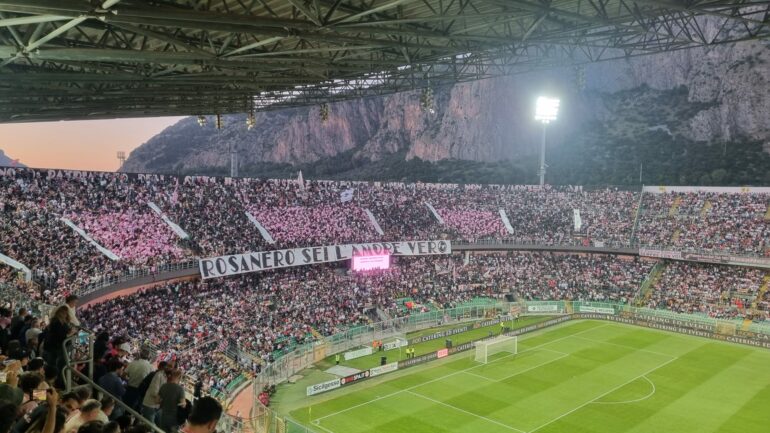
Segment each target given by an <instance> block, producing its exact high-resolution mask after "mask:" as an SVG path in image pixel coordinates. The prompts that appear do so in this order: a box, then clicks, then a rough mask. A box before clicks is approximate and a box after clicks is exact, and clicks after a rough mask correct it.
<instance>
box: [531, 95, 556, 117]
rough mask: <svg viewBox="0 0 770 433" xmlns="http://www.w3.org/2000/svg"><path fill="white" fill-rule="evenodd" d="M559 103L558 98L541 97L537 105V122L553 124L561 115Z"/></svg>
mask: <svg viewBox="0 0 770 433" xmlns="http://www.w3.org/2000/svg"><path fill="white" fill-rule="evenodd" d="M559 103H560V101H559V100H558V99H557V98H548V97H545V96H541V97H539V98H537V103H536V104H535V120H537V121H539V122H543V123H551V122H552V121H554V120H556V117H557V116H558V115H559Z"/></svg>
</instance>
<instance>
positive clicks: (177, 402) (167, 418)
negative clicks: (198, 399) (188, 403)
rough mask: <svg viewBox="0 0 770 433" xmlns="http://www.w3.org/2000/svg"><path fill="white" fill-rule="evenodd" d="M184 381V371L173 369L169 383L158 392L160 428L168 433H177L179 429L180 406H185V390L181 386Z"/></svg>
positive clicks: (169, 376)
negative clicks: (180, 383)
mask: <svg viewBox="0 0 770 433" xmlns="http://www.w3.org/2000/svg"><path fill="white" fill-rule="evenodd" d="M181 379H182V370H179V369H176V368H175V369H173V370H171V373H169V375H168V382H166V383H164V384H163V386H161V387H160V390H159V391H158V397H160V421H159V422H158V427H160V428H161V429H162V430H163V431H165V432H166V433H175V432H176V431H177V430H178V429H179V424H180V422H179V420H178V418H179V411H180V410H181V408H180V406H184V404H185V393H184V388H182V386H181V385H179V381H180V380H181Z"/></svg>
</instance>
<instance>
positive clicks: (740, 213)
mask: <svg viewBox="0 0 770 433" xmlns="http://www.w3.org/2000/svg"><path fill="white" fill-rule="evenodd" d="M768 212H770V194H767V193H751V194H748V193H739V194H735V193H733V194H730V193H716V192H705V191H699V192H687V193H681V192H674V193H664V194H646V195H645V196H644V197H643V200H642V211H641V214H640V220H639V224H638V227H639V228H638V231H637V238H638V242H639V244H640V245H651V246H663V247H673V248H676V249H680V250H695V251H713V252H720V253H723V252H726V253H733V254H737V255H740V254H751V255H760V256H770V218H769V217H768V215H770V214H769V213H768Z"/></svg>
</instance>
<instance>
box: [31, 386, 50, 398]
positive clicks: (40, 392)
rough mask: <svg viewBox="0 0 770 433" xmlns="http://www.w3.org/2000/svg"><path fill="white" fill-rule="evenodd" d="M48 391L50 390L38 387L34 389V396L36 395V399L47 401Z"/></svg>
mask: <svg viewBox="0 0 770 433" xmlns="http://www.w3.org/2000/svg"><path fill="white" fill-rule="evenodd" d="M47 392H48V391H46V390H45V389H36V390H34V391H32V397H34V398H35V400H38V401H45V399H46V395H47V394H46V393H47Z"/></svg>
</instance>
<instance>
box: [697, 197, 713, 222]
mask: <svg viewBox="0 0 770 433" xmlns="http://www.w3.org/2000/svg"><path fill="white" fill-rule="evenodd" d="M712 207H714V205H712V204H711V200H706V202H705V203H703V207H702V208H701V209H700V216H701V218H703V217H705V216H706V214H708V212H709V211H710V210H711V208H712Z"/></svg>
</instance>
